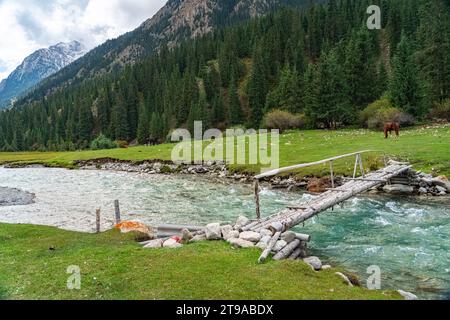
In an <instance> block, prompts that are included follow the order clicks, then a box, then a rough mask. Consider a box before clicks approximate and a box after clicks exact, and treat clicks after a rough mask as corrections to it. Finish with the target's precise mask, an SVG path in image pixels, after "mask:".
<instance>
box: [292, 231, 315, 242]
mask: <svg viewBox="0 0 450 320" xmlns="http://www.w3.org/2000/svg"><path fill="white" fill-rule="evenodd" d="M295 239H298V240H300V241H304V242H310V241H311V236H310V235H309V234H303V233H296V234H295Z"/></svg>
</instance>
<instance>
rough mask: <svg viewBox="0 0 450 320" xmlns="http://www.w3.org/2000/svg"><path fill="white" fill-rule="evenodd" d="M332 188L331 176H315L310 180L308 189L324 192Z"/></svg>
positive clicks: (309, 190) (313, 191) (314, 191)
mask: <svg viewBox="0 0 450 320" xmlns="http://www.w3.org/2000/svg"><path fill="white" fill-rule="evenodd" d="M328 188H331V180H330V179H329V178H320V179H319V178H314V179H311V180H310V181H309V182H308V185H307V187H306V190H308V192H312V193H322V192H325V191H327V189H328Z"/></svg>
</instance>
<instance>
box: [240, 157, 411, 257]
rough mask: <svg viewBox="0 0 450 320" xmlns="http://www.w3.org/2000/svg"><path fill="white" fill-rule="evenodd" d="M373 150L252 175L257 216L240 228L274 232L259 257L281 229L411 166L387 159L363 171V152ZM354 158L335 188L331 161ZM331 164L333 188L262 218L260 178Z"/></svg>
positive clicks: (337, 203)
mask: <svg viewBox="0 0 450 320" xmlns="http://www.w3.org/2000/svg"><path fill="white" fill-rule="evenodd" d="M368 152H373V151H370V150H366V151H360V152H356V153H351V154H346V155H341V156H337V157H334V158H330V159H325V160H321V161H317V162H313V163H305V164H299V165H296V166H292V167H287V168H281V169H277V170H273V171H270V172H267V173H264V174H261V175H259V176H256V177H255V199H256V213H257V216H258V219H257V220H255V221H253V222H252V223H250V224H248V225H246V226H245V227H243V228H242V230H243V231H256V232H258V231H260V230H261V229H272V230H273V231H274V232H275V235H274V236H273V238H272V240H271V242H270V243H269V246H268V248H267V249H266V251H265V252H264V253H263V255H262V256H261V259H260V261H261V260H265V258H267V256H268V255H269V253H270V251H271V250H272V248H273V246H274V245H275V243H276V242H277V241H278V239H279V237H280V236H281V233H282V232H285V231H287V230H289V229H291V228H293V227H295V226H297V225H299V224H301V223H303V222H305V221H306V220H308V219H310V218H312V217H314V216H316V215H318V214H319V213H321V212H323V211H326V210H328V209H330V208H333V207H334V206H336V205H339V204H342V203H344V202H345V201H346V200H349V199H351V198H352V197H355V196H357V195H358V194H361V193H364V192H366V191H369V190H370V189H372V188H375V187H379V186H381V185H385V184H388V183H389V181H390V179H392V178H394V177H396V176H398V175H400V174H402V173H404V172H405V171H408V170H409V169H410V168H411V167H412V166H411V165H409V164H408V163H399V162H390V163H389V164H387V163H386V166H385V167H384V168H383V169H380V170H378V171H375V172H372V173H370V174H367V175H366V174H365V171H364V166H363V161H362V154H364V153H368ZM353 156H355V157H356V160H355V167H354V173H353V178H347V179H345V181H347V182H346V183H345V184H343V185H342V186H340V187H335V178H334V170H333V162H334V161H336V160H338V159H342V158H347V157H353ZM327 163H328V164H330V172H331V183H332V188H331V189H328V190H327V191H326V192H325V193H322V194H320V195H319V196H317V197H315V198H314V199H312V200H311V201H309V202H307V203H302V204H300V205H298V206H292V207H288V208H286V209H285V210H283V211H281V212H279V213H277V214H274V215H272V216H269V217H266V218H263V219H261V217H260V207H259V181H260V180H261V179H263V178H267V177H271V176H275V175H278V174H280V173H284V172H289V171H294V170H297V169H301V168H306V167H311V166H315V165H320V164H327ZM358 168H359V170H360V174H361V176H360V177H357V171H358Z"/></svg>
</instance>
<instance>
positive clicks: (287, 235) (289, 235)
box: [281, 231, 296, 243]
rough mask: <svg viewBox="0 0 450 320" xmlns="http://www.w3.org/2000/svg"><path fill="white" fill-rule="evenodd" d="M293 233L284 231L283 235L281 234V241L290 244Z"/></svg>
mask: <svg viewBox="0 0 450 320" xmlns="http://www.w3.org/2000/svg"><path fill="white" fill-rule="evenodd" d="M295 237H296V235H295V232H292V231H286V232H285V233H282V234H281V240H284V241H286V242H287V243H291V242H292V241H294V240H295Z"/></svg>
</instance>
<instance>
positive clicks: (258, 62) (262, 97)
mask: <svg viewBox="0 0 450 320" xmlns="http://www.w3.org/2000/svg"><path fill="white" fill-rule="evenodd" d="M262 60H263V59H262V52H261V47H259V46H257V47H256V48H255V50H254V53H253V66H252V70H251V73H250V78H249V81H248V87H247V95H248V103H249V107H250V110H251V120H250V121H251V125H252V126H253V127H254V128H259V126H260V124H261V120H262V118H263V112H264V107H265V103H266V95H267V91H266V90H267V89H266V77H265V75H266V71H265V68H264V64H263V61H262Z"/></svg>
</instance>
